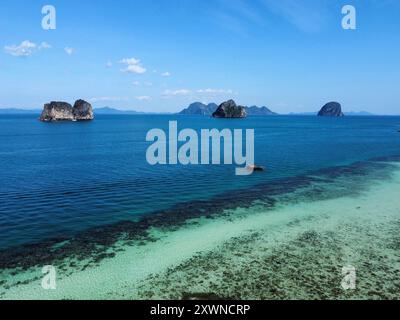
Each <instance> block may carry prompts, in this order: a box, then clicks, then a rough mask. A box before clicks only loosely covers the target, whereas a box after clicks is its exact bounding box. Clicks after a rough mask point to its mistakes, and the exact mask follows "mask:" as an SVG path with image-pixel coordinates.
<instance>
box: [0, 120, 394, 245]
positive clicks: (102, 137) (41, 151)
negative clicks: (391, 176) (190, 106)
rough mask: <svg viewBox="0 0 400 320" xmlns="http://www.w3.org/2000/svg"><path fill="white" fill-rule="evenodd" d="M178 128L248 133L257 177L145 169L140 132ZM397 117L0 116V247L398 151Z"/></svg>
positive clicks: (228, 171) (224, 170)
mask: <svg viewBox="0 0 400 320" xmlns="http://www.w3.org/2000/svg"><path fill="white" fill-rule="evenodd" d="M170 120H177V121H178V127H179V128H180V129H184V128H194V129H198V130H200V129H202V128H210V129H211V128H214V127H215V128H218V129H223V128H254V129H255V153H256V158H255V159H256V163H257V164H259V165H263V166H265V167H266V168H267V170H268V171H267V173H265V174H254V175H253V176H250V177H237V176H235V175H234V167H232V166H210V165H208V166H188V167H184V166H181V165H176V166H174V165H172V166H171V165H168V166H150V165H149V164H147V162H146V158H145V154H146V149H147V147H148V146H149V145H150V144H149V143H147V142H146V141H145V137H146V133H147V131H148V130H150V129H152V128H163V129H164V130H166V132H168V130H167V129H168V122H169V121H170ZM399 127H400V118H398V117H347V118H342V119H330V118H315V117H283V116H282V117H254V118H248V119H245V120H214V119H209V118H203V117H190V116H99V117H97V119H96V120H95V121H93V122H89V123H55V124H48V123H41V122H39V121H37V120H36V117H35V116H2V117H1V118H0V163H1V166H0V177H1V185H0V233H1V235H2V237H1V238H0V248H6V247H10V246H15V245H18V244H26V243H32V242H40V241H42V240H44V239H47V238H52V237H61V236H62V237H64V236H65V237H68V236H70V235H73V234H75V233H76V232H79V231H83V230H85V229H88V228H90V227H96V226H101V225H105V224H110V223H114V222H118V221H123V220H131V219H135V218H137V217H138V216H140V215H143V214H152V213H153V212H155V211H160V210H166V209H168V208H170V207H172V206H173V205H176V204H179V203H184V202H190V201H195V200H207V199H209V198H212V197H215V196H217V195H218V194H222V193H224V192H225V191H228V190H237V189H246V188H251V186H254V185H257V184H258V183H260V182H263V183H264V182H269V181H274V180H276V179H282V178H286V177H293V176H296V175H301V174H304V173H307V172H310V171H315V170H318V169H322V168H328V167H332V166H337V165H344V164H350V163H353V162H355V161H358V160H366V159H369V158H373V157H381V156H390V155H397V154H400V133H399V132H397V129H398V128H399Z"/></svg>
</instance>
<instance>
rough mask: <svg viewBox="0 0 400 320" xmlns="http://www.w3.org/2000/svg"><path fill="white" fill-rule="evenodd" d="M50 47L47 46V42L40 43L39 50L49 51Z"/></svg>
mask: <svg viewBox="0 0 400 320" xmlns="http://www.w3.org/2000/svg"><path fill="white" fill-rule="evenodd" d="M50 48H51V45H49V44H48V43H47V42H42V43H41V44H40V46H39V49H50Z"/></svg>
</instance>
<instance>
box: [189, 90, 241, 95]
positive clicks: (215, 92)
mask: <svg viewBox="0 0 400 320" xmlns="http://www.w3.org/2000/svg"><path fill="white" fill-rule="evenodd" d="M196 92H197V93H200V94H210V95H216V94H233V90H231V89H228V90H225V89H210V88H208V89H199V90H197V91H196Z"/></svg>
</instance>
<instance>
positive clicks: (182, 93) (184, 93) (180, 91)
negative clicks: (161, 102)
mask: <svg viewBox="0 0 400 320" xmlns="http://www.w3.org/2000/svg"><path fill="white" fill-rule="evenodd" d="M191 93H192V91H190V90H188V89H178V90H165V91H164V92H163V93H162V96H163V97H166V98H168V97H176V96H187V95H189V94H191Z"/></svg>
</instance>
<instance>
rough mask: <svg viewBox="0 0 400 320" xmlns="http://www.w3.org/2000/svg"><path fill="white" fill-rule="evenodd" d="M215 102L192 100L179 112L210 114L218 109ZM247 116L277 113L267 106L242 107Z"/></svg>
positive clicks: (185, 113) (184, 113)
mask: <svg viewBox="0 0 400 320" xmlns="http://www.w3.org/2000/svg"><path fill="white" fill-rule="evenodd" d="M218 107H219V106H218V105H217V104H216V103H209V104H207V105H206V104H204V103H201V102H194V103H192V104H190V105H189V106H188V107H187V108H185V109H183V110H182V111H181V112H179V114H181V115H201V116H212V115H213V114H214V113H215V112H216V111H217V109H218ZM243 108H244V110H245V112H246V114H247V115H248V116H274V115H277V113H275V112H272V111H271V110H270V109H269V108H267V107H257V106H251V107H243Z"/></svg>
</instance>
